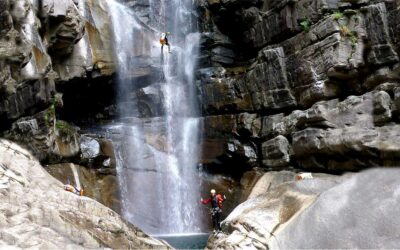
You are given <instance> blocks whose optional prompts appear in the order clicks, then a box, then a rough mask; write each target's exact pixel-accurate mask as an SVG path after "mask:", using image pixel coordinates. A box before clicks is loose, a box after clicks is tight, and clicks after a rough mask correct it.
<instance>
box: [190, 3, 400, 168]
mask: <svg viewBox="0 0 400 250" xmlns="http://www.w3.org/2000/svg"><path fill="white" fill-rule="evenodd" d="M399 6H400V3H399V1H390V0H388V1H372V0H371V1H356V0H355V1H347V0H334V1H325V0H298V1H261V0H254V1H239V0H228V1H219V0H203V1H200V6H199V11H200V17H201V21H202V23H201V27H202V29H203V31H204V32H203V36H202V49H203V53H202V58H201V64H200V67H201V69H200V70H199V72H198V77H199V81H198V88H199V92H200V94H199V95H200V97H201V100H202V110H203V114H204V116H205V118H204V121H205V136H206V144H205V150H204V154H205V158H206V159H210V160H209V162H208V163H210V164H214V163H216V162H218V161H225V162H227V163H230V166H229V167H228V168H229V169H228V171H236V170H242V168H243V165H246V166H248V167H247V169H248V168H251V167H252V166H260V167H262V168H265V169H268V170H280V169H289V168H301V169H310V170H318V171H328V172H343V171H357V170H360V169H364V168H368V167H373V166H397V165H398V164H399V159H400V158H399V157H400V144H399V140H398V139H399V136H400V134H399V131H400V130H399V128H400V127H399V125H398V123H399V100H400V99H399V96H400V94H399V93H400V92H399V91H400V88H399V86H400V85H399V80H400V64H399V53H400V43H399V41H400V40H399V39H400V37H399V34H400V33H399V31H400V25H399V19H400V10H399ZM209 148H213V149H217V150H213V152H212V153H210V152H209V151H210V150H208V149H209ZM215 159H217V160H215ZM232 159H234V160H232ZM238 162H239V164H237V163H238ZM217 165H218V164H217ZM245 169H246V168H245Z"/></svg>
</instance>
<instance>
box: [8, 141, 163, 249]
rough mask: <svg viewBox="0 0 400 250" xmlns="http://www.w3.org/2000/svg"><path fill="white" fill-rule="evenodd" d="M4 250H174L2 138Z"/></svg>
mask: <svg viewBox="0 0 400 250" xmlns="http://www.w3.org/2000/svg"><path fill="white" fill-rule="evenodd" d="M0 156H1V157H0V183H1V185H0V201H1V203H0V204H1V205H0V208H1V211H2V213H0V234H1V235H2V237H1V241H0V246H1V247H2V248H12V247H17V248H32V247H33V248H42V249H65V248H71V249H72V248H73V249H80V248H114V249H135V248H136V249H152V248H157V249H168V248H170V247H169V246H168V245H166V244H164V243H162V242H160V241H158V240H155V239H152V238H151V237H149V236H147V235H146V234H145V233H143V232H142V231H141V230H139V229H138V228H136V227H134V226H133V225H131V224H129V223H128V222H126V221H125V220H123V219H122V218H121V217H120V216H119V215H118V214H117V213H116V212H114V211H112V210H111V209H109V208H107V207H105V206H103V205H101V204H100V203H98V202H96V201H94V200H92V199H90V198H87V197H79V196H77V195H75V194H72V193H70V192H66V191H65V190H64V189H63V184H62V183H61V182H59V181H57V180H56V179H54V178H53V177H51V176H50V174H48V173H47V172H46V171H45V170H44V169H43V168H42V167H41V166H40V164H39V162H38V161H37V160H35V159H34V157H33V156H32V155H31V154H30V153H29V152H27V151H26V150H24V149H22V148H21V147H19V146H17V145H16V144H13V143H11V142H9V141H6V140H0Z"/></svg>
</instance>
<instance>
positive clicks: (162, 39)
mask: <svg viewBox="0 0 400 250" xmlns="http://www.w3.org/2000/svg"><path fill="white" fill-rule="evenodd" d="M170 34H171V33H169V32H166V33H162V34H161V37H160V43H161V53H163V52H164V45H166V46H168V53H171V46H170V44H169V42H168V35H170Z"/></svg>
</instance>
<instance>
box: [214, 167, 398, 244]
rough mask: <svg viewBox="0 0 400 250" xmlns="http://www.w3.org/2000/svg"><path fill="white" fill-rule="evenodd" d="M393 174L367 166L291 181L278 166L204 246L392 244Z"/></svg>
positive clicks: (395, 241) (395, 187) (394, 234)
mask: <svg viewBox="0 0 400 250" xmlns="http://www.w3.org/2000/svg"><path fill="white" fill-rule="evenodd" d="M398 174H400V170H398V169H372V170H367V171H364V172H361V173H357V174H346V175H344V176H341V177H339V176H329V175H318V174H313V177H314V178H313V179H305V180H302V181H294V180H293V179H292V180H290V177H289V178H286V177H285V176H286V175H285V174H283V173H280V172H278V173H276V172H275V173H274V172H271V173H267V174H266V175H270V177H266V178H271V179H272V180H271V181H266V182H265V183H263V187H264V190H263V192H260V193H258V194H257V195H255V196H252V197H250V198H249V199H248V200H247V201H245V202H244V203H242V204H240V205H239V206H238V207H237V208H236V209H235V210H234V211H233V212H232V213H231V214H230V215H229V216H228V217H227V218H226V219H225V220H224V221H223V229H224V230H223V231H224V233H220V234H218V235H217V236H211V237H210V239H209V242H208V245H207V248H208V249H294V248H296V249H317V248H318V249H320V248H325V249H337V248H353V249H354V248H360V249H366V248H393V247H396V246H397V245H398V244H399V243H400V242H399V239H398V237H397V231H396V228H397V225H398V223H399V222H398V220H397V219H395V218H396V216H394V217H392V216H391V215H395V214H397V213H398V210H399V209H398V206H397V199H398V197H397V193H398V181H397V176H398ZM273 180H277V181H276V182H275V183H276V184H275V185H274V184H272V183H274V181H273ZM262 182H263V181H261V180H260V181H259V183H260V184H261V183H262ZM269 186H271V188H265V187H269ZM273 186H274V187H273ZM255 189H256V187H255ZM257 189H258V187H257ZM382 211H384V213H382ZM311 229H312V230H311Z"/></svg>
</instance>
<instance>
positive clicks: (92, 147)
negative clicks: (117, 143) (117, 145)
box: [80, 135, 100, 159]
mask: <svg viewBox="0 0 400 250" xmlns="http://www.w3.org/2000/svg"><path fill="white" fill-rule="evenodd" d="M80 148H81V153H82V155H81V157H82V158H83V159H94V158H96V157H97V156H99V155H100V143H99V142H98V141H97V140H96V139H94V138H92V137H89V136H86V135H82V136H81V138H80Z"/></svg>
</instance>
